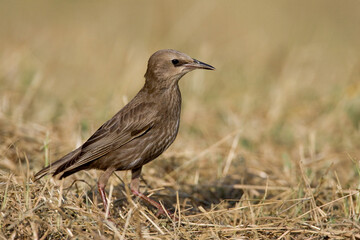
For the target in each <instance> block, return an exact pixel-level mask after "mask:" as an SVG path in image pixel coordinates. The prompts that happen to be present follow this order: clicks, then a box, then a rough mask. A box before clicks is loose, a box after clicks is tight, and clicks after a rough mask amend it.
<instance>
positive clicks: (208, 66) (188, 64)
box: [185, 59, 215, 70]
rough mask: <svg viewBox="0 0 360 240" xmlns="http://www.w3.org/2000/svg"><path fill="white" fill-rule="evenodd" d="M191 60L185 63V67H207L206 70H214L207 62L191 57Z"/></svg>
mask: <svg viewBox="0 0 360 240" xmlns="http://www.w3.org/2000/svg"><path fill="white" fill-rule="evenodd" d="M193 60H194V61H193V62H190V63H186V64H185V67H186V68H189V69H197V68H198V69H207V70H215V68H214V67H213V66H211V65H209V64H206V63H203V62H200V61H199V60H196V59H193Z"/></svg>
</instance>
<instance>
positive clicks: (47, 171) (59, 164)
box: [34, 147, 81, 181]
mask: <svg viewBox="0 0 360 240" xmlns="http://www.w3.org/2000/svg"><path fill="white" fill-rule="evenodd" d="M80 153H81V147H79V148H77V149H75V150H74V151H72V152H70V153H68V154H66V155H65V156H63V157H62V158H60V159H59V160H57V161H55V162H54V163H51V164H50V165H49V166H47V167H45V168H43V169H41V170H40V171H39V172H37V173H36V174H35V175H34V179H35V181H37V180H39V179H40V178H42V177H44V176H46V175H53V176H55V175H57V174H59V173H61V172H63V171H64V170H66V168H68V167H69V166H71V165H72V164H74V162H75V161H76V159H78V157H79V155H80Z"/></svg>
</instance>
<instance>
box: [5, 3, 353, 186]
mask: <svg viewBox="0 0 360 240" xmlns="http://www.w3.org/2000/svg"><path fill="white" fill-rule="evenodd" d="M0 5H1V7H0V36H1V37H0V119H1V121H0V135H1V137H0V144H1V145H2V146H1V149H0V151H1V152H0V153H1V155H2V160H1V166H0V167H1V168H2V169H3V170H5V171H8V170H10V171H14V172H16V171H18V170H19V167H18V160H17V158H16V157H13V156H15V155H16V156H18V157H20V158H24V157H25V156H27V157H28V159H29V160H30V169H31V171H32V172H35V171H37V170H39V169H40V167H41V166H43V165H44V162H45V161H48V160H50V161H54V160H56V159H57V158H58V157H60V156H62V155H63V154H65V153H67V152H68V151H70V150H72V149H74V148H75V147H76V146H77V145H78V144H80V143H82V142H83V141H85V140H86V139H87V138H88V137H89V136H90V135H91V134H92V133H93V131H95V130H96V129H97V128H98V127H99V126H100V125H101V124H102V123H103V122H104V121H106V120H107V119H109V118H110V117H111V116H112V115H113V114H115V113H116V112H117V111H118V110H119V109H120V108H122V107H123V106H124V105H125V104H126V103H127V102H128V101H129V100H130V99H131V98H132V97H133V96H134V95H135V94H136V93H137V91H138V90H139V89H140V88H141V87H142V85H143V83H144V78H143V75H144V73H145V70H146V64H147V60H148V58H149V56H150V55H151V54H152V53H153V52H155V51H156V50H159V49H164V48H173V49H176V50H179V51H182V52H185V53H187V54H188V55H190V56H192V57H194V58H196V59H199V60H201V61H204V62H206V63H209V64H211V65H213V66H215V67H216V71H215V72H210V71H196V72H192V73H190V74H188V75H187V76H186V77H184V78H183V79H182V80H181V83H180V85H181V90H182V94H183V110H182V117H181V127H180V132H179V135H178V138H177V140H176V141H175V143H174V144H173V145H172V146H171V148H170V149H169V150H168V151H167V152H166V154H164V155H163V156H162V157H161V160H156V161H154V162H152V163H151V164H149V165H148V166H146V167H145V174H144V177H145V179H148V180H149V181H150V182H151V179H152V177H160V176H162V174H164V175H165V174H168V175H169V176H173V180H174V181H175V182H176V181H182V179H187V180H183V181H188V182H189V183H198V182H207V181H213V180H216V179H222V178H224V177H226V176H237V179H238V181H240V182H242V183H248V184H260V185H264V184H265V183H266V182H267V181H270V183H269V184H272V185H276V186H279V185H280V186H281V185H286V186H288V185H290V186H296V185H297V184H298V180H299V179H298V178H299V175H298V173H299V168H298V163H299V161H300V160H301V161H302V162H303V164H304V166H305V168H306V172H307V174H308V177H309V179H310V182H311V184H313V185H314V186H316V185H317V181H318V180H319V178H320V176H324V175H325V178H327V179H328V182H327V187H331V186H335V185H337V184H339V183H340V184H341V185H342V186H343V187H350V188H357V187H358V183H359V181H358V180H359V178H358V177H359V174H358V161H359V153H360V150H359V149H360V81H359V78H360V54H359V53H360V45H359V42H360V28H359V24H360V14H359V12H360V4H359V2H357V1H316V2H310V1H306V2H303V1H271V2H269V1H264V2H254V1H211V0H202V1H160V0H157V1H131V2H130V1H116V2H115V1H109V2H97V1H75V2H74V1H51V2H48V1H43V2H37V1H35V2H33V1H31V2H29V1H1V3H0ZM21 144H22V145H21ZM9 146H17V147H16V148H14V149H12V147H9ZM16 149H17V150H16ZM19 149H20V150H19ZM44 149H45V150H46V151H45V153H44ZM177 169H181V171H177ZM163 172H165V173H163ZM174 172H175V173H174ZM169 179H170V178H168V181H170V180H169ZM95 181H96V179H94V183H95ZM154 181H155V180H154ZM160 184H161V183H160Z"/></svg>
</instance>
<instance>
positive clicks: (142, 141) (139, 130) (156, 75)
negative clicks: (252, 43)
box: [35, 49, 215, 214]
mask: <svg viewBox="0 0 360 240" xmlns="http://www.w3.org/2000/svg"><path fill="white" fill-rule="evenodd" d="M195 69H208V70H214V69H215V68H214V67H212V66H210V65H208V64H206V63H203V62H200V61H198V60H196V59H193V58H191V57H189V56H188V55H186V54H184V53H181V52H178V51H176V50H172V49H165V50H159V51H157V52H155V53H154V54H153V55H152V56H151V57H150V59H149V61H148V67H147V71H146V73H145V84H144V86H143V88H142V89H141V90H140V91H139V92H138V93H137V95H136V96H135V97H134V98H133V99H132V100H131V101H130V102H129V103H128V104H127V105H125V107H123V108H122V109H121V110H120V111H119V112H118V113H116V114H115V115H114V116H113V117H112V118H111V119H110V120H108V121H107V122H105V123H104V124H103V125H102V126H101V127H100V128H99V129H98V130H97V131H96V132H95V133H94V134H93V135H92V136H91V137H90V138H89V139H88V140H87V141H86V142H85V143H84V144H83V145H81V146H80V147H78V148H77V149H75V150H74V151H72V152H70V153H68V154H66V155H65V156H63V157H62V158H60V159H59V160H57V161H55V162H54V163H52V164H50V165H49V166H47V167H45V168H43V169H42V170H41V171H39V172H38V173H36V174H35V180H38V179H40V178H42V177H43V176H45V175H48V174H52V175H53V176H55V175H58V174H60V179H62V178H65V177H67V176H69V175H71V174H73V173H76V172H78V171H81V170H85V169H100V170H103V171H104V173H102V175H101V176H100V178H99V180H98V189H99V193H100V195H101V199H102V202H103V207H104V209H105V210H106V209H107V204H108V203H107V198H106V195H105V191H104V189H105V186H106V184H107V182H108V179H109V177H110V176H111V175H112V173H113V172H114V171H121V170H131V173H132V175H131V183H130V189H131V191H132V193H133V194H134V195H136V196H138V197H140V198H141V199H143V200H145V201H147V202H149V203H150V204H151V205H153V206H154V207H156V208H157V209H158V211H159V212H158V213H160V214H165V211H166V209H163V207H162V206H161V205H160V204H159V203H158V202H156V201H154V200H152V199H150V198H149V197H147V196H145V195H143V194H142V193H140V192H139V183H140V174H141V169H142V167H143V165H145V164H146V163H148V162H150V161H152V160H154V159H155V158H157V157H158V156H159V155H160V154H162V153H163V152H164V151H165V150H166V149H167V148H168V147H169V146H170V145H171V144H172V143H173V142H174V140H175V138H176V135H177V133H178V130H179V123H180V112H181V93H180V89H179V85H178V82H179V80H180V78H181V77H183V76H184V75H185V74H186V73H188V72H190V71H192V70H195Z"/></svg>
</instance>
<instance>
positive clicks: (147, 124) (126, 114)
mask: <svg viewBox="0 0 360 240" xmlns="http://www.w3.org/2000/svg"><path fill="white" fill-rule="evenodd" d="M153 105H154V103H142V104H139V105H137V106H135V107H133V108H131V109H123V110H125V111H123V110H121V111H120V112H118V113H117V114H116V115H115V116H114V117H113V118H111V119H110V120H109V121H107V122H105V123H104V124H103V125H102V126H101V127H100V128H99V129H98V130H97V131H96V132H95V133H94V134H93V135H92V136H91V137H90V138H89V139H88V140H87V141H86V142H85V143H84V144H83V145H82V147H81V148H82V149H81V154H80V156H79V158H77V159H74V162H73V163H70V164H67V166H66V167H63V168H59V169H58V170H59V171H56V173H55V175H56V174H57V173H60V172H63V171H70V170H73V169H75V168H77V167H80V166H82V165H84V164H87V163H89V162H91V161H94V160H95V159H98V158H100V157H102V156H104V155H106V154H108V153H109V152H111V151H113V150H115V149H117V148H119V147H121V146H123V145H125V144H126V143H128V142H130V141H132V140H133V139H135V138H137V137H140V136H142V135H143V134H145V133H146V132H147V131H149V130H150V129H151V128H152V127H153V125H154V121H156V115H157V110H156V108H154V106H153Z"/></svg>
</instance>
